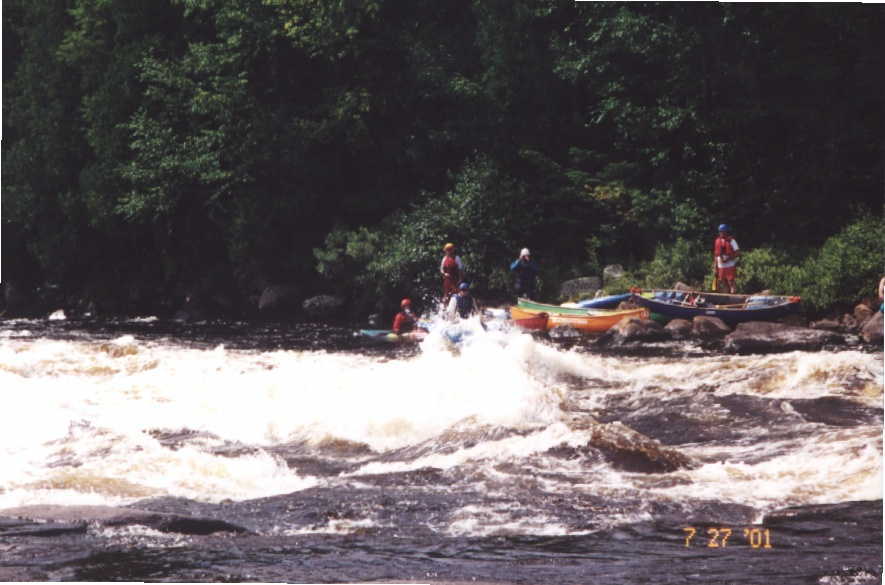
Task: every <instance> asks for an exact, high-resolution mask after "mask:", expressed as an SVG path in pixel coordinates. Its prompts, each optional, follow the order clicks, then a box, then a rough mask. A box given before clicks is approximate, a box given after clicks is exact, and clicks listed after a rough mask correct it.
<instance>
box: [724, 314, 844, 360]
mask: <svg viewBox="0 0 885 585" xmlns="http://www.w3.org/2000/svg"><path fill="white" fill-rule="evenodd" d="M843 341H844V338H843V337H842V336H841V335H840V334H838V333H835V332H833V331H826V330H821V329H811V328H809V327H793V326H790V325H784V324H782V323H769V322H766V321H750V322H747V323H740V324H739V325H738V326H737V328H735V330H734V331H733V332H732V333H729V334H728V335H727V336H726V337H725V351H731V352H735V353H753V352H761V353H764V352H770V351H795V350H818V349H820V348H821V347H823V346H824V345H826V344H830V343H841V342H843Z"/></svg>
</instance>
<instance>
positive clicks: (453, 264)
mask: <svg viewBox="0 0 885 585" xmlns="http://www.w3.org/2000/svg"><path fill="white" fill-rule="evenodd" d="M443 252H444V253H445V256H443V259H442V262H440V265H439V272H440V274H442V277H443V291H442V292H443V304H444V305H445V303H446V302H448V300H449V297H451V296H452V295H454V294H456V293H457V292H458V285H459V284H460V283H461V279H462V278H463V276H464V275H463V272H464V264H463V263H462V262H461V258H460V257H459V256H455V244H453V243H451V242H449V243H448V244H446V245H445V246H444V247H443Z"/></svg>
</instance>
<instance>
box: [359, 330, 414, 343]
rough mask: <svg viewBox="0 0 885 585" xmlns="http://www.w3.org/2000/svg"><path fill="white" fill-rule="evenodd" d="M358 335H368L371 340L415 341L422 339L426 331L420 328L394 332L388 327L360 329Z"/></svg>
mask: <svg viewBox="0 0 885 585" xmlns="http://www.w3.org/2000/svg"><path fill="white" fill-rule="evenodd" d="M359 335H361V336H363V337H368V338H369V339H371V340H372V341H383V342H387V343H410V342H411V343H415V342H418V341H421V340H423V339H424V338H425V337H426V336H427V332H426V331H422V330H421V329H418V330H415V331H410V332H409V333H394V332H393V331H392V330H390V329H360V330H359Z"/></svg>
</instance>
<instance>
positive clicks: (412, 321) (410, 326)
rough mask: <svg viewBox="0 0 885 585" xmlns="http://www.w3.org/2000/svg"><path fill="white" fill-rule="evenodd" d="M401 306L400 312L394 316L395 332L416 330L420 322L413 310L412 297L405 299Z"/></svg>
mask: <svg viewBox="0 0 885 585" xmlns="http://www.w3.org/2000/svg"><path fill="white" fill-rule="evenodd" d="M399 306H400V312H399V313H397V314H396V317H394V318H393V327H392V329H393V332H394V333H396V334H400V333H409V332H410V331H414V330H415V328H416V326H417V324H418V318H417V317H416V316H415V314H414V313H413V312H412V301H411V299H403V300H402V301H400V304H399Z"/></svg>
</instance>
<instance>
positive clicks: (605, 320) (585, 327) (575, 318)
mask: <svg viewBox="0 0 885 585" xmlns="http://www.w3.org/2000/svg"><path fill="white" fill-rule="evenodd" d="M541 313H543V311H537V310H535V309H527V308H524V307H512V308H511V309H510V315H511V317H512V318H513V319H514V320H516V319H525V318H528V317H531V316H536V317H537V316H538V315H539V314H541ZM631 317H635V318H639V319H648V310H647V309H644V308H639V309H627V310H624V311H605V312H599V313H596V314H592V315H564V314H557V313H549V314H548V317H547V329H548V330H550V329H553V328H554V327H559V326H563V325H565V326H567V327H574V328H575V329H578V330H579V331H583V332H584V333H604V332H605V331H608V330H609V329H611V328H612V327H614V326H615V325H617V324H618V323H619V322H620V321H621V319H628V318H631Z"/></svg>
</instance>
